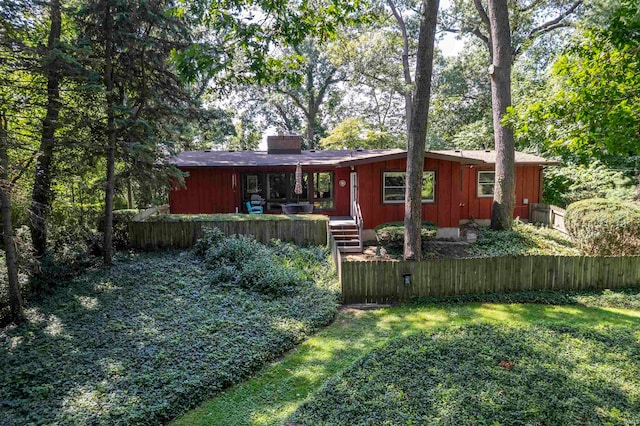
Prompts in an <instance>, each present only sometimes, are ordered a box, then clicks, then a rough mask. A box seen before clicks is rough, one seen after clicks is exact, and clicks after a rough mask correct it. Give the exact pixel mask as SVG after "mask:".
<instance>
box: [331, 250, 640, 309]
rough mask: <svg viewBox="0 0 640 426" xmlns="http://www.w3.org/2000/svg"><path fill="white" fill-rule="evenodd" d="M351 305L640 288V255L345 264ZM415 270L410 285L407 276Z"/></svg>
mask: <svg viewBox="0 0 640 426" xmlns="http://www.w3.org/2000/svg"><path fill="white" fill-rule="evenodd" d="M339 267H340V270H341V274H340V277H341V283H342V290H343V299H344V302H345V303H360V302H368V303H389V302H403V301H408V300H410V299H411V298H414V297H432V296H455V295H464V294H474V293H506V292H514V291H529V290H582V289H604V288H620V287H632V286H640V256H629V257H578V256H575V257H569V256H567V257H565V256H524V257H495V258H480V259H445V260H425V261H421V262H415V261H411V262H384V261H373V262H363V261H356V262H346V261H345V262H340V265H339ZM406 273H408V274H411V285H410V286H409V287H406V286H405V285H404V281H403V274H406Z"/></svg>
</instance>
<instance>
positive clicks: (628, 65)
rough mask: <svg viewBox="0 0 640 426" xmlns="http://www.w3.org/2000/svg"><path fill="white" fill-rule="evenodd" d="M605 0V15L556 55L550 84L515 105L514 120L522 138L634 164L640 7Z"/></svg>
mask: <svg viewBox="0 0 640 426" xmlns="http://www.w3.org/2000/svg"><path fill="white" fill-rule="evenodd" d="M600 6H602V5H600ZM606 6H608V7H609V9H610V10H608V11H607V13H599V14H598V18H599V19H598V20H599V21H600V22H598V23H597V24H593V23H589V22H587V23H586V25H585V26H583V27H582V31H581V32H580V33H579V35H578V37H576V38H575V39H574V42H573V43H572V45H571V47H570V48H569V49H567V50H566V52H565V53H564V54H563V55H561V56H560V57H559V58H558V59H557V60H556V61H555V63H554V65H553V70H552V72H551V76H550V78H549V79H548V83H547V85H546V87H544V88H543V89H542V90H541V91H540V92H539V93H537V94H535V95H533V96H532V97H531V102H522V103H520V105H521V106H520V107H518V106H517V107H516V108H515V110H514V115H513V117H512V120H511V121H512V123H511V124H512V126H513V127H514V130H515V134H516V137H517V139H518V142H519V144H520V145H528V146H531V147H534V148H536V149H538V150H540V151H543V152H548V153H551V154H554V155H561V156H562V157H563V158H565V159H572V160H573V161H574V162H577V163H582V164H588V163H590V162H591V161H593V160H594V159H597V160H600V161H602V162H603V163H604V164H606V165H608V166H610V167H623V168H628V169H633V168H634V167H636V166H637V158H638V156H640V151H639V147H640V142H639V136H638V135H639V129H640V120H639V119H638V117H640V101H639V100H640V63H639V62H638V60H637V57H638V54H639V52H640V37H637V33H638V28H639V27H640V23H639V22H640V21H639V20H638V10H639V9H638V5H637V2H635V1H630V0H625V1H621V2H615V3H614V2H611V3H606ZM622 34H624V36H621V35H622Z"/></svg>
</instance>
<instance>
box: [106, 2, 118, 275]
mask: <svg viewBox="0 0 640 426" xmlns="http://www.w3.org/2000/svg"><path fill="white" fill-rule="evenodd" d="M104 37H105V54H104V87H105V89H106V92H107V93H106V99H107V155H106V157H107V185H106V190H105V200H104V240H103V243H104V244H103V245H104V254H103V261H104V263H105V264H106V265H110V264H111V263H112V259H113V196H114V189H115V156H116V155H115V154H116V118H115V93H114V84H113V39H112V37H113V20H112V17H111V7H110V5H109V4H108V5H107V7H106V9H105V12H104Z"/></svg>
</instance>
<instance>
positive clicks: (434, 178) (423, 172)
mask: <svg viewBox="0 0 640 426" xmlns="http://www.w3.org/2000/svg"><path fill="white" fill-rule="evenodd" d="M398 173H400V174H403V175H405V183H406V174H407V173H406V172H402V171H392V170H390V171H387V172H382V194H381V196H382V204H401V203H404V197H403V199H402V200H387V199H386V198H385V196H384V195H385V192H386V189H387V188H402V193H403V194H404V193H405V191H406V186H386V185H385V181H386V179H385V177H386V176H387V175H388V174H398ZM426 174H431V175H432V176H433V193H432V195H431V198H430V199H423V200H422V203H423V204H428V203H435V202H436V172H435V170H423V171H422V176H423V178H424V176H425V175H426Z"/></svg>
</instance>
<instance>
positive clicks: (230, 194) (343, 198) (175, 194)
mask: <svg viewBox="0 0 640 426" xmlns="http://www.w3.org/2000/svg"><path fill="white" fill-rule="evenodd" d="M302 170H303V172H304V173H313V172H327V171H333V172H334V178H333V186H334V188H333V190H334V208H333V210H322V211H321V212H320V213H323V214H327V215H331V216H348V215H349V212H350V206H349V196H350V195H349V179H350V176H349V168H347V167H342V168H338V169H327V168H312V167H304V166H303V167H302ZM183 171H185V172H189V176H187V177H186V178H185V188H176V189H173V190H172V191H171V192H170V194H169V204H170V206H171V213H176V214H209V213H234V212H235V211H236V208H237V209H238V211H240V212H242V211H244V209H243V207H242V206H241V203H242V187H241V182H240V175H241V174H242V173H269V172H271V173H274V172H290V173H293V172H295V167H283V168H278V169H273V168H258V167H256V168H250V169H249V168H242V169H240V168H237V169H233V168H212V167H209V168H206V167H202V168H189V169H187V168H185V169H183ZM234 176H235V178H234ZM340 179H344V180H345V181H346V183H347V184H346V185H345V186H344V187H340V185H338V182H339V181H340ZM234 185H235V186H234Z"/></svg>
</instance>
